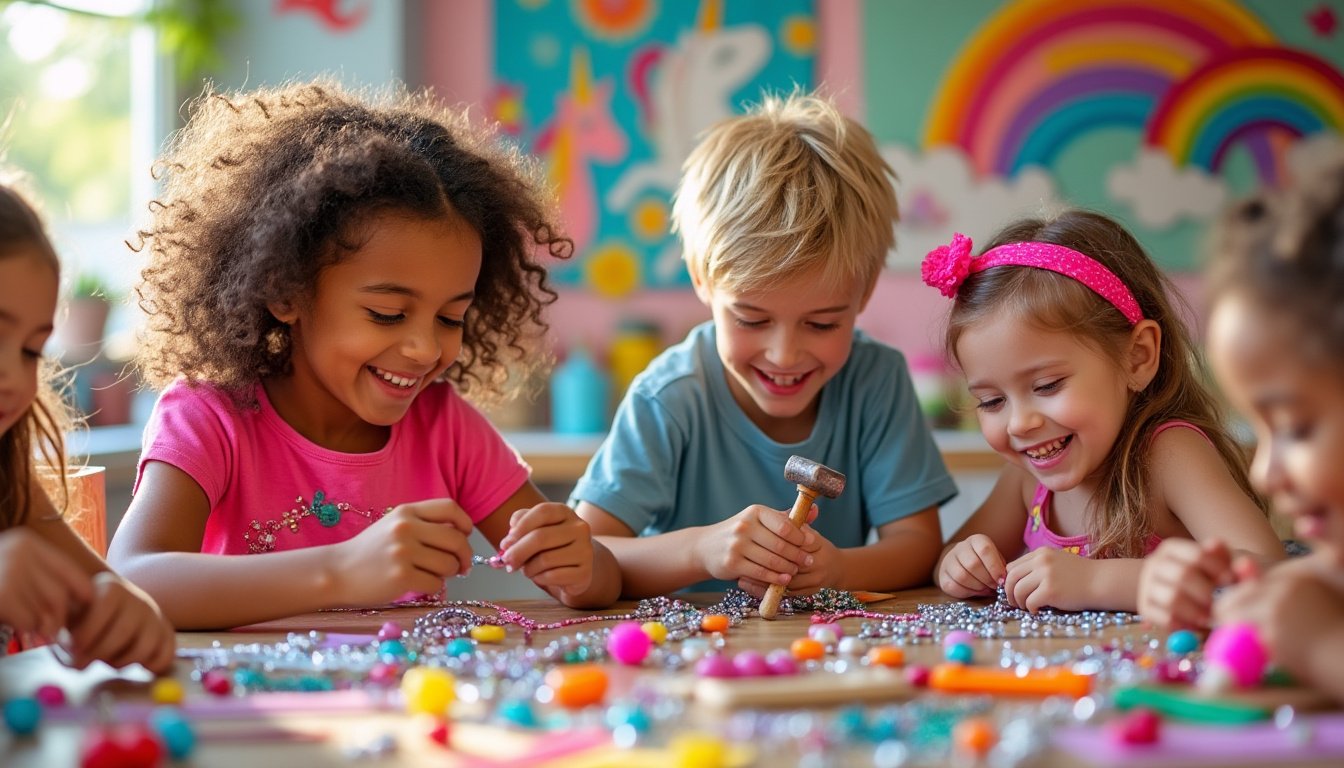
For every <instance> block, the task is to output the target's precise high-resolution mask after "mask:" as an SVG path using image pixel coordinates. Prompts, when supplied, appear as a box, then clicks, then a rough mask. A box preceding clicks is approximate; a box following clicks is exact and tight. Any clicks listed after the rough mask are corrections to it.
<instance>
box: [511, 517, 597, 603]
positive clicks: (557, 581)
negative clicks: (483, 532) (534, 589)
mask: <svg viewBox="0 0 1344 768" xmlns="http://www.w3.org/2000/svg"><path fill="white" fill-rule="evenodd" d="M499 551H500V555H499V557H500V559H502V560H503V561H504V563H505V565H507V566H508V567H509V569H510V570H521V571H522V572H523V575H524V576H526V577H527V578H529V579H531V580H532V583H534V584H536V585H537V586H539V587H541V588H542V589H546V590H547V591H551V590H555V591H558V592H559V595H558V596H559V597H560V598H561V599H562V601H563V600H564V598H569V597H577V596H579V595H582V594H583V593H584V592H586V591H588V588H589V587H590V586H592V583H593V534H592V531H591V530H590V529H589V528H588V523H587V522H585V521H584V520H583V519H582V518H580V517H579V516H578V515H577V514H575V513H574V510H572V509H570V508H569V507H568V506H566V505H564V504H561V503H559V502H545V503H543V504H538V505H536V506H535V507H531V508H529V509H520V510H518V511H517V512H514V513H513V515H512V516H511V517H510V518H509V532H508V533H507V534H505V536H504V538H502V539H500V541H499Z"/></svg>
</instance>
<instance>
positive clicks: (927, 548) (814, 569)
mask: <svg viewBox="0 0 1344 768" xmlns="http://www.w3.org/2000/svg"><path fill="white" fill-rule="evenodd" d="M806 530H807V532H808V533H809V534H811V536H812V537H813V539H812V543H811V544H808V545H805V546H804V547H803V551H804V552H806V553H808V554H810V555H812V564H811V565H805V566H802V567H800V568H799V569H798V573H797V574H796V575H795V576H794V577H793V578H792V579H790V580H789V583H788V586H789V591H790V592H795V593H801V594H810V593H812V592H815V591H816V590H818V589H820V588H822V587H832V588H834V589H845V590H850V591H856V590H871V591H876V592H885V591H891V590H897V589H906V588H909V587H914V586H920V585H923V584H927V583H928V582H929V574H930V573H932V571H933V565H934V562H935V561H936V560H937V559H938V551H939V545H941V544H942V542H943V531H942V526H941V524H940V523H939V522H938V507H928V508H927V509H923V510H920V511H919V512H916V513H915V514H913V515H908V516H906V517H903V518H901V519H900V520H893V521H891V522H890V523H887V524H885V525H882V526H879V527H878V529H877V541H875V542H873V543H872V544H865V545H864V546H861V547H848V548H845V549H840V548H839V547H836V546H835V545H834V544H832V543H831V542H830V541H828V540H827V539H826V538H825V537H824V536H822V535H821V534H820V533H817V532H816V531H815V530H812V529H811V528H808V529H806ZM738 586H739V587H741V588H742V589H744V590H746V591H747V592H750V593H751V594H753V595H756V596H758V597H760V596H762V595H764V594H765V590H766V588H767V587H768V586H769V585H767V584H765V583H763V582H759V581H755V580H753V579H747V578H743V579H739V580H738Z"/></svg>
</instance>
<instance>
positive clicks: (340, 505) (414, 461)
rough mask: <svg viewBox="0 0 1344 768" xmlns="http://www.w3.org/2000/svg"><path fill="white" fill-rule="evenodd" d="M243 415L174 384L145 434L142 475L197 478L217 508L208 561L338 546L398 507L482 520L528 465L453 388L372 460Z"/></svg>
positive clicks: (438, 387) (433, 394)
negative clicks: (165, 472)
mask: <svg viewBox="0 0 1344 768" xmlns="http://www.w3.org/2000/svg"><path fill="white" fill-rule="evenodd" d="M256 393H257V400H258V403H259V407H258V408H256V409H252V410H239V409H238V408H237V407H236V406H235V405H234V404H233V401H232V400H231V399H230V397H229V396H228V394H226V393H225V392H223V391H221V390H219V389H218V388H216V387H213V386H210V385H208V384H198V385H196V386H188V385H187V384H185V383H184V382H182V381H178V382H175V383H173V384H172V385H171V386H169V387H168V389H166V390H165V391H164V392H163V394H162V395H161V396H160V397H159V401H158V403H157V404H156V405H155V407H154V413H153V415H152V416H151V417H150V419H149V423H148V424H147V425H146V426H145V435H144V447H143V450H142V452H141V455H140V465H139V468H138V470H137V473H136V486H137V488H138V486H139V484H140V478H141V476H143V473H144V469H145V465H146V463H147V462H150V461H162V462H164V463H166V464H171V465H172V466H174V467H177V468H178V469H180V470H182V471H183V472H185V473H187V474H188V475H190V476H191V478H192V479H193V480H195V481H196V483H197V484H198V485H200V486H201V490H203V491H205V496H206V498H207V499H209V501H210V518H209V520H207V521H206V526H205V536H204V539H203V540H202V541H201V552H205V553H210V554H221V555H224V554H228V555H237V554H248V553H259V552H272V551H282V550H291V549H301V548H303V547H312V546H318V545H322V544H334V543H337V542H341V541H345V540H347V539H350V538H352V537H354V536H355V535H356V534H358V533H359V532H360V531H362V530H364V529H365V528H368V527H369V526H370V525H372V524H373V523H374V522H376V521H377V520H378V519H380V518H381V517H382V516H383V515H384V514H386V513H387V512H388V511H390V510H391V509H392V508H393V507H395V506H397V505H398V504H403V503H407V502H414V501H423V500H426V499H434V498H450V499H454V500H455V501H457V503H458V504H459V505H461V507H462V508H463V509H464V510H466V513H467V515H468V516H470V517H471V520H472V522H473V523H476V522H480V521H481V520H482V519H483V518H485V517H486V516H487V515H488V514H490V513H491V512H493V511H494V510H495V509H496V508H498V507H499V506H500V505H501V504H503V503H504V502H505V501H507V500H508V498H509V497H510V496H512V495H513V494H514V493H515V492H517V490H518V489H519V488H521V487H522V486H523V483H524V482H526V481H527V479H528V475H529V472H530V469H529V467H528V466H527V464H525V463H524V462H523V460H522V459H521V458H520V457H519V456H518V454H517V452H515V451H514V450H513V448H512V447H510V446H509V444H508V443H506V442H505V441H504V438H503V437H502V436H501V435H500V434H499V432H498V431H496V430H495V428H494V427H493V426H492V425H491V424H490V422H488V421H487V420H486V419H485V417H484V416H482V415H481V414H480V412H479V411H477V410H476V409H475V408H473V407H472V406H471V405H470V404H469V403H467V402H466V401H465V400H463V399H462V397H461V396H460V395H458V393H457V391H456V390H454V389H453V387H452V386H451V385H449V384H446V383H441V384H435V385H432V386H430V387H429V388H427V389H426V390H425V391H424V392H422V393H420V395H419V396H418V397H417V398H416V399H415V402H414V403H412V405H411V408H410V410H409V411H408V412H407V414H406V416H405V418H403V419H402V420H401V421H399V422H397V423H396V424H393V425H392V430H391V436H390V437H389V438H388V441H387V444H386V445H384V446H383V447H382V448H381V449H379V450H377V451H374V452H373V453H340V452H337V451H331V450H328V449H326V448H323V447H321V446H318V445H315V444H313V443H312V442H310V441H309V440H308V439H306V438H304V437H303V436H302V435H300V434H299V433H298V432H296V431H295V430H294V428H293V427H291V426H290V425H289V424H288V423H286V422H285V421H284V420H283V419H281V418H280V415H279V414H277V413H276V412H275V409H274V408H273V407H272V406H271V403H270V401H269V400H268V399H267V397H266V392H265V390H264V389H263V388H262V387H261V386H260V385H258V386H257V389H256Z"/></svg>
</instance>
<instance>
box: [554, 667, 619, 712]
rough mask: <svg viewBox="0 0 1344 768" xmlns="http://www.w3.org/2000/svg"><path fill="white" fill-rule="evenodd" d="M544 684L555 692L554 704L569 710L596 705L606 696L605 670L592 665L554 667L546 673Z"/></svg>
mask: <svg viewBox="0 0 1344 768" xmlns="http://www.w3.org/2000/svg"><path fill="white" fill-rule="evenodd" d="M546 684H547V685H549V686H550V687H551V690H552V691H554V692H555V702H556V703H557V704H559V705H560V706H562V707H567V708H569V709H578V708H579V707H586V706H588V705H589V704H596V703H598V702H600V701H602V697H604V696H606V695H607V673H606V670H604V669H602V668H601V667H599V666H596V665H594V664H575V665H572V666H567V667H555V668H554V669H552V670H551V671H550V672H547V673H546Z"/></svg>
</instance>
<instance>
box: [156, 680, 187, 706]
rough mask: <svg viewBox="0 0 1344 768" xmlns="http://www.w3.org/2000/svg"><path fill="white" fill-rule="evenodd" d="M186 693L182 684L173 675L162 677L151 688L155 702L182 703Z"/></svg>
mask: <svg viewBox="0 0 1344 768" xmlns="http://www.w3.org/2000/svg"><path fill="white" fill-rule="evenodd" d="M185 695H186V693H185V691H183V690H182V684H181V683H179V682H178V681H177V680H176V679H174V678H171V677H160V678H159V679H158V680H155V681H154V685H153V686H151V687H150V689H149V697H150V698H151V699H153V700H154V703H155V704H181V703H182V699H183V698H184V697H185Z"/></svg>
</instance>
